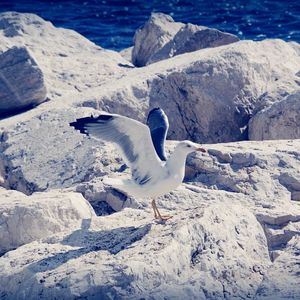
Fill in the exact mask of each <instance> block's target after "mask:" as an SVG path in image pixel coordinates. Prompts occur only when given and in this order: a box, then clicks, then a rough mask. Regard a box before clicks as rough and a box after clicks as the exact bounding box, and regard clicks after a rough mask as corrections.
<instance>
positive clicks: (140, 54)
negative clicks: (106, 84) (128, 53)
mask: <svg viewBox="0 0 300 300" xmlns="http://www.w3.org/2000/svg"><path fill="white" fill-rule="evenodd" d="M238 40H239V38H238V37H237V36H235V35H233V34H230V33H225V32H221V31H219V30H217V29H213V28H208V27H205V26H197V25H193V24H183V23H179V22H174V20H173V19H172V17H171V16H169V15H165V14H162V13H152V14H151V17H150V18H149V20H148V21H147V22H146V23H145V24H144V26H143V27H142V28H139V29H138V30H137V31H136V33H135V35H134V47H133V49H132V59H131V61H132V63H133V64H134V65H135V66H137V67H143V66H146V65H149V64H152V63H154V62H157V61H160V60H164V59H167V58H170V57H173V56H175V55H178V54H182V53H187V52H193V51H196V50H199V49H203V48H210V47H217V46H222V45H227V44H230V43H233V42H236V41H238Z"/></svg>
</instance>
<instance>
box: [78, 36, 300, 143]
mask: <svg viewBox="0 0 300 300" xmlns="http://www.w3.org/2000/svg"><path fill="white" fill-rule="evenodd" d="M298 47H299V45H298ZM296 49H297V47H296V45H293V46H292V45H291V44H290V43H286V42H283V41H280V40H265V41H261V42H253V41H240V42H236V43H232V44H229V45H226V46H222V47H216V48H210V49H207V50H205V49H203V50H200V51H195V52H193V53H186V54H183V55H180V56H176V57H174V58H172V59H170V60H164V61H161V62H157V63H156V64H155V65H153V64H152V65H149V66H147V67H144V68H136V69H132V70H131V71H130V74H127V75H126V76H124V77H123V78H122V79H120V80H118V81H117V82H115V84H114V85H113V86H111V85H106V86H105V90H103V88H101V89H94V90H93V91H91V93H92V94H91V96H88V100H84V99H83V101H81V102H80V103H79V104H78V105H80V106H88V107H94V108H96V109H99V108H102V109H103V108H105V110H108V111H112V112H116V113H121V114H124V115H126V116H129V117H134V118H135V119H138V120H140V121H145V118H146V115H147V112H148V111H149V110H150V109H151V108H153V107H157V106H159V107H161V108H163V109H164V110H165V112H166V113H167V115H168V117H169V123H170V130H169V134H168V138H169V139H176V140H177V139H179V140H182V139H191V140H193V141H197V142H200V143H217V142H230V141H237V140H245V139H248V122H249V119H250V117H251V116H252V115H253V113H255V112H256V109H257V107H256V104H257V101H260V99H261V98H260V97H261V96H262V95H263V94H265V93H266V91H269V90H271V89H272V88H274V89H275V87H278V81H279V80H284V78H287V77H289V76H292V77H294V74H295V73H296V71H297V70H298V69H299V68H300V56H299V53H298V52H299V51H298V50H296ZM282 53H285V55H284V56H282ZM291 61H293V63H291ZM293 86H294V85H293ZM95 95H97V96H95ZM137 108H138V109H137Z"/></svg>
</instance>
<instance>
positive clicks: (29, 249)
mask: <svg viewBox="0 0 300 300" xmlns="http://www.w3.org/2000/svg"><path fill="white" fill-rule="evenodd" d="M215 193H218V197H217V198H219V199H218V200H217V198H216V200H215V201H207V199H205V198H204V197H203V198H202V196H201V194H200V193H195V192H191V191H187V192H186V193H185V194H186V196H189V198H190V200H191V203H190V205H189V209H188V210H184V211H178V212H176V213H175V216H174V218H173V220H172V221H170V222H168V223H167V224H165V225H163V224H159V223H155V222H154V223H153V221H152V213H151V212H150V213H149V212H146V211H139V210H132V209H125V210H123V211H122V212H120V213H118V214H114V215H111V216H108V217H105V218H103V217H102V218H100V217H98V218H97V219H92V221H91V222H90V223H87V222H83V225H82V228H81V229H79V230H77V231H74V232H73V233H71V234H70V233H68V234H60V235H56V236H53V237H52V238H49V239H46V240H44V241H42V242H33V243H31V244H27V245H25V246H23V247H20V248H18V249H17V250H15V251H11V252H9V253H7V254H6V255H4V256H2V257H1V258H0V263H1V265H2V266H3V268H1V270H0V282H1V284H2V285H3V288H2V289H1V293H2V294H1V296H2V299H12V298H13V297H19V299H25V298H26V299H28V298H30V299H38V297H39V299H49V297H60V298H64V299H71V298H74V297H86V298H87V299H96V298H101V299H109V297H110V296H109V295H112V296H113V298H115V299H123V298H126V299H140V298H145V299H166V298H167V299H169V298H172V299H183V298H186V297H187V296H188V297H189V298H190V299H207V298H211V299H216V298H219V299H223V298H225V297H231V296H233V295H235V296H238V297H247V296H248V297H253V296H254V295H255V293H256V288H257V286H259V284H260V283H261V281H262V279H263V274H264V272H265V271H266V269H267V267H268V266H269V264H270V260H269V255H268V251H267V247H266V243H267V242H266V239H265V236H264V232H263V230H262V228H261V226H260V224H259V223H258V222H257V221H256V218H255V216H254V215H253V214H252V213H251V212H250V211H249V210H248V209H246V208H242V206H241V203H240V201H239V200H238V199H237V197H235V196H234V195H231V194H227V193H224V192H223V193H222V192H215ZM220 200H222V201H220ZM183 205H184V204H183ZM184 206H185V205H184ZM228 208H230V209H228ZM18 282H19V284H17V283H18ZM16 286H17V287H18V288H17V289H16V288H15V287H16Z"/></svg>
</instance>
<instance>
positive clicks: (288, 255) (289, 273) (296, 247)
mask: <svg viewBox="0 0 300 300" xmlns="http://www.w3.org/2000/svg"><path fill="white" fill-rule="evenodd" d="M299 252H300V239H299V236H298V237H294V238H293V239H292V240H291V241H289V242H288V244H287V248H286V249H285V250H283V251H280V256H279V257H278V258H277V259H276V260H275V262H274V263H273V267H272V268H270V269H269V270H268V271H267V272H266V274H265V275H264V279H263V281H262V283H261V284H260V286H259V288H258V289H257V294H256V297H255V299H261V300H272V299H297V297H299V295H300V280H299ZM288 261H289V262H291V263H290V264H288V265H287V262H288Z"/></svg>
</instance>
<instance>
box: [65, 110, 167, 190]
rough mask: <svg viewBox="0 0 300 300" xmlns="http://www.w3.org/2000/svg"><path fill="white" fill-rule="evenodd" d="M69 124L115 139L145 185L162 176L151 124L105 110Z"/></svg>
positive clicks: (138, 179)
mask: <svg viewBox="0 0 300 300" xmlns="http://www.w3.org/2000/svg"><path fill="white" fill-rule="evenodd" d="M70 125H71V126H73V127H75V129H77V130H79V131H80V132H81V133H84V134H86V135H88V136H91V137H93V138H95V139H97V140H105V141H109V142H112V143H115V144H116V145H117V146H118V148H119V150H120V152H121V154H122V157H123V159H124V160H125V162H126V163H127V164H128V165H129V166H130V167H131V171H132V177H133V179H134V180H135V182H136V183H138V184H141V185H142V184H145V183H146V182H148V181H149V180H151V179H152V178H153V179H154V178H157V177H158V176H159V174H160V172H161V169H162V166H163V163H162V161H161V160H160V159H159V157H158V156H157V154H156V152H155V149H154V147H153V144H152V140H151V136H150V131H149V128H148V127H147V126H146V125H144V124H142V123H141V122H138V121H136V120H133V119H130V118H127V117H124V116H120V115H117V114H103V115H100V116H98V117H93V116H91V117H86V118H80V119H77V120H76V122H73V123H70Z"/></svg>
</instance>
